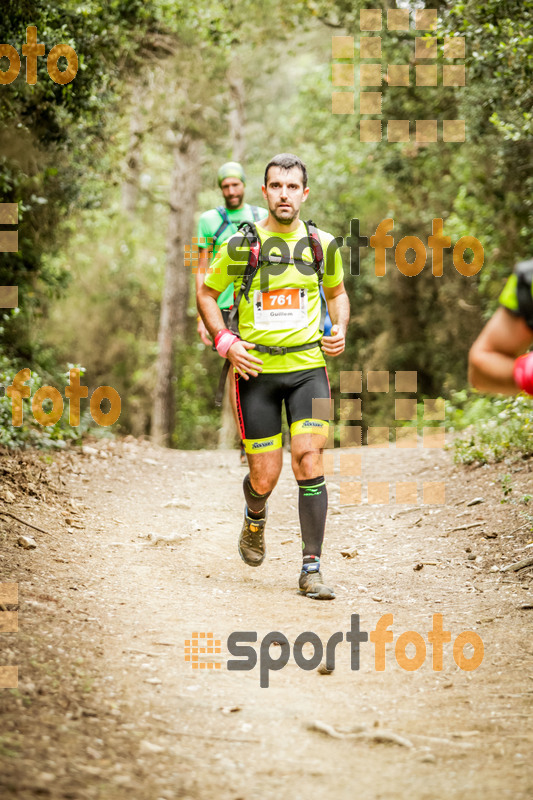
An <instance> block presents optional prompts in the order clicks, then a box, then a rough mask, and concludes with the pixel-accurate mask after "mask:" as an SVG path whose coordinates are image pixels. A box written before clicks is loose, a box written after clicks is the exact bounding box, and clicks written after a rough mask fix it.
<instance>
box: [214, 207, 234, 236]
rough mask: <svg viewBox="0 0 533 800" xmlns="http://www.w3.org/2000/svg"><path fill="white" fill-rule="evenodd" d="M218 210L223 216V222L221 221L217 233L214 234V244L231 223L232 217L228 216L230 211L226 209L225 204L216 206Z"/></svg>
mask: <svg viewBox="0 0 533 800" xmlns="http://www.w3.org/2000/svg"><path fill="white" fill-rule="evenodd" d="M216 211H218V213H219V214H220V216H221V217H222V222H221V223H220V225H219V226H218V228H217V229H216V231H215V233H214V234H213V244H214V245H215V244H216V243H217V240H218V239H219V237H220V236H221V234H222V233H224V231H225V230H226V228H227V227H229V226H230V225H231V222H230V218H229V217H228V212H227V211H226V209H225V208H224V206H217V207H216Z"/></svg>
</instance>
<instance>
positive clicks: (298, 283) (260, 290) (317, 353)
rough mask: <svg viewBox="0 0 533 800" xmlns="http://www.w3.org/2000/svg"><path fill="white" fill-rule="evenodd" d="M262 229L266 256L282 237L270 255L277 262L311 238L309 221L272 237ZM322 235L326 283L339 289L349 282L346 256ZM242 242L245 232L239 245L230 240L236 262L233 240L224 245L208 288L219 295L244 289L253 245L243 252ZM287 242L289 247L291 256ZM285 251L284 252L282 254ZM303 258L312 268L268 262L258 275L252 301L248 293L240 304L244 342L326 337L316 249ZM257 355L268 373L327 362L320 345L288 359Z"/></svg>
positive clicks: (306, 251)
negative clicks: (230, 288) (231, 287)
mask: <svg viewBox="0 0 533 800" xmlns="http://www.w3.org/2000/svg"><path fill="white" fill-rule="evenodd" d="M256 228H257V232H258V234H259V238H260V239H261V248H262V250H263V252H265V250H264V248H265V242H266V241H267V239H272V240H273V239H277V240H278V241H279V242H280V244H279V246H275V245H274V243H273V242H271V249H270V254H271V255H273V256H274V258H275V255H276V254H281V255H283V256H287V255H290V257H292V256H293V253H294V247H295V245H296V243H297V242H298V241H299V240H300V239H302V238H305V237H306V235H307V233H306V229H305V225H304V224H303V222H300V225H299V227H298V228H297V230H295V231H292V232H291V233H285V234H283V233H276V234H274V233H271V232H270V231H266V230H265V229H264V228H261V227H259V225H256ZM318 236H319V239H320V243H321V245H322V249H323V251H324V278H323V284H324V286H326V287H334V286H338V285H339V283H341V281H342V280H343V269H342V258H341V254H340V253H339V249H338V247H337V246H336V244H335V242H334V238H333V236H331V234H329V233H326V232H325V231H321V230H318ZM241 241H242V237H241V235H240V234H237V235H235V236H234V237H233V241H232V240H230V242H232V248H231V249H232V250H233V254H234V255H235V256H236V257H235V258H232V257H231V256H230V254H229V253H228V242H224V244H222V246H221V248H220V250H219V252H218V255H217V257H216V258H215V259H214V261H213V263H212V264H211V267H210V269H209V272H208V274H207V275H206V278H205V284H206V286H209V288H211V289H215V291H217V292H223V291H224V290H225V289H226V288H227V287H228V286H229V285H230V284H231V283H233V282H235V288H236V290H238V289H239V287H240V282H241V281H240V278H241V279H242V275H243V273H244V270H245V269H246V264H247V263H248V246H247V244H245V245H244V246H243V247H240V246H239V247H238V249H237V248H236V247H235V243H236V242H238V243H240V242H241ZM330 242H333V244H332V245H331V250H330V255H329V258H326V254H327V248H328V245H329V244H330ZM283 243H286V246H287V248H288V252H287V251H286V250H285V247H284V245H283ZM269 247H270V245H269ZM300 248H301V246H300ZM281 250H283V251H284V252H283V253H281ZM333 252H334V256H333ZM237 254H239V255H237ZM299 258H301V259H302V260H303V261H305V262H308V263H309V265H310V266H309V267H308V268H307V267H303V266H302V265H300V267H298V265H295V264H275V263H272V262H270V263H268V264H263V265H262V266H261V268H260V269H259V270H258V271H257V273H256V275H255V277H254V279H253V281H252V285H251V287H250V292H249V299H248V301H247V300H246V298H245V297H244V295H243V296H242V298H241V301H240V303H239V334H240V336H241V338H242V339H244V340H245V341H247V342H255V343H256V344H262V345H267V346H269V347H273V346H278V347H279V346H282V347H294V346H295V345H300V344H307V343H308V342H314V341H317V340H318V339H320V338H321V336H322V331H321V330H320V311H321V298H320V291H319V283H318V278H317V275H316V272H315V271H314V269H313V268H312V266H311V265H312V263H313V257H312V253H311V248H310V247H309V246H307V247H306V248H304V249H303V250H301V249H300V252H299ZM304 273H309V274H304ZM251 352H252V353H253V351H251ZM256 355H257V357H258V358H260V359H261V360H262V361H263V372H265V373H266V372H296V371H298V370H303V369H312V368H313V367H323V366H324V364H325V361H324V356H323V354H322V350H321V349H320V347H319V346H317V347H314V348H312V349H310V350H301V351H299V352H296V353H286V354H285V355H270V353H257V354H256Z"/></svg>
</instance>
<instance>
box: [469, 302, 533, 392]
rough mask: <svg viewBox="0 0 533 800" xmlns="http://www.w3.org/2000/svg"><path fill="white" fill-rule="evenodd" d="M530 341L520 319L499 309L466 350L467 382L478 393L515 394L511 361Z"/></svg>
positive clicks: (529, 332) (531, 337)
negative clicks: (467, 350)
mask: <svg viewBox="0 0 533 800" xmlns="http://www.w3.org/2000/svg"><path fill="white" fill-rule="evenodd" d="M532 342H533V331H532V330H531V328H529V327H528V326H527V325H526V323H525V322H524V320H523V319H522V318H521V317H517V316H515V315H514V314H511V312H510V311H508V310H507V309H506V308H499V309H498V310H497V311H496V313H495V314H494V316H493V317H492V318H491V319H490V320H489V321H488V322H487V324H486V325H485V327H484V328H483V330H482V331H481V333H480V334H479V336H478V337H477V339H476V341H475V342H474V344H473V345H472V347H471V348H470V353H469V356H468V367H469V368H468V380H469V381H470V383H471V384H472V386H475V388H476V389H479V390H480V391H482V392H497V393H499V394H517V393H518V392H519V391H520V390H519V388H518V386H517V385H516V383H515V381H514V379H513V369H514V362H515V360H516V358H517V357H518V356H519V355H522V353H525V352H526V350H527V348H528V347H529V346H530V345H531V343H532Z"/></svg>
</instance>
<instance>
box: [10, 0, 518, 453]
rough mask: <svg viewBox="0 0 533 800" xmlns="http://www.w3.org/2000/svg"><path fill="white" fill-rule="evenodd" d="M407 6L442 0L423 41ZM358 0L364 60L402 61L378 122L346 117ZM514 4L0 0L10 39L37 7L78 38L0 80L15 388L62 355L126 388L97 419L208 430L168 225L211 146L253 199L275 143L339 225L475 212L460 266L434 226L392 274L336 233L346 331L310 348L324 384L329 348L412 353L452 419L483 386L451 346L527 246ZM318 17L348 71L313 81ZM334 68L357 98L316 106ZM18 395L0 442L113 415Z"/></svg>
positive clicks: (373, 358) (207, 406) (67, 38)
mask: <svg viewBox="0 0 533 800" xmlns="http://www.w3.org/2000/svg"><path fill="white" fill-rule="evenodd" d="M422 8H432V9H436V10H437V11H438V28H437V36H438V55H437V59H436V61H435V60H432V61H431V62H430V61H427V60H425V59H422V60H421V59H420V58H416V57H415V43H414V39H415V37H416V36H426V37H428V36H431V35H435V33H434V32H433V33H431V32H429V31H426V32H422V31H417V30H415V27H414V19H415V12H416V11H417V10H420V9H422ZM365 9H381V10H382V12H383V14H382V19H383V29H382V30H381V32H379V31H372V32H370V33H368V32H364V33H363V34H362V35H366V36H368V35H370V36H372V35H381V37H382V48H383V52H382V58H381V59H375V60H373V62H371V63H376V64H378V63H381V64H382V73H383V75H386V73H387V64H409V65H410V74H411V76H412V77H411V81H410V85H409V86H406V87H396V86H394V87H393V86H390V85H388V84H387V81H386V79H385V80H384V81H383V85H382V88H381V91H382V95H383V97H382V113H381V114H375V115H372V116H371V117H370V118H372V119H380V120H382V125H383V131H384V134H383V139H382V141H380V142H362V141H360V136H359V127H360V126H359V123H360V114H359V102H358V90H359V86H358V83H359V66H360V62H359V37H360V35H361V31H360V27H359V23H360V11H361V10H365ZM389 9H409V11H410V14H411V26H410V29H409V30H407V31H405V30H404V31H392V30H387V26H386V17H387V11H388V10H389ZM532 20H533V3H532V2H530V0H526V1H525V2H524V0H508V1H507V0H488V2H476V1H475V0H466V2H439V0H432V2H428V3H427V4H426V5H424V4H422V3H417V2H413V3H408V2H387V1H386V0H374V2H373V3H366V2H359V1H357V0H356V1H355V2H353V0H350V1H349V2H348V0H327V2H322V0H295V1H294V2H292V3H289V4H288V3H286V2H281V1H280V0H262V1H261V2H259V1H258V0H239V1H238V2H227V1H226V2H217V1H216V0H195V1H194V2H188V0H151V1H150V2H142V1H141V0H111V2H105V3H104V2H97V0H85V2H70V0H58V1H57V2H54V3H52V2H48V0H43V1H42V2H34V0H18V1H16V0H3V3H2V9H1V11H0V42H2V43H8V44H11V45H12V46H13V47H15V48H16V49H17V50H18V51H19V53H20V52H21V48H22V44H23V43H24V42H25V41H26V28H27V26H28V25H35V26H37V30H38V41H39V42H43V43H45V47H46V52H47V53H48V51H49V50H50V49H51V48H52V47H53V46H54V45H56V44H59V43H67V44H69V45H70V46H71V47H73V48H74V49H75V51H76V53H77V54H78V58H79V70H78V73H77V75H76V77H75V79H74V80H73V81H72V82H71V83H69V84H66V85H63V86H62V85H59V84H56V83H54V82H53V81H52V80H51V79H50V77H49V75H48V73H47V70H46V59H45V58H41V59H39V60H38V74H37V83H36V84H35V85H28V84H27V82H26V80H25V65H24V61H25V60H24V59H22V64H23V66H22V69H21V72H20V75H19V76H18V78H17V79H16V80H15V81H14V82H13V83H11V84H9V85H1V86H0V202H3V203H17V204H18V208H19V222H18V226H17V229H18V234H19V251H18V252H17V253H0V285H1V286H11V285H16V286H18V287H19V307H18V308H17V309H0V323H1V325H0V384H2V385H4V386H5V385H7V384H8V383H10V382H11V380H12V377H13V375H14V374H15V373H16V372H17V371H18V370H19V369H22V368H23V367H30V369H31V370H32V381H31V387H32V394H33V393H34V392H35V390H36V389H37V388H38V387H39V386H40V385H43V384H46V385H49V384H51V385H53V386H57V387H58V388H59V389H60V391H63V387H64V385H65V383H66V381H67V378H68V369H69V367H70V366H72V365H77V366H80V367H81V368H83V370H84V373H83V375H84V378H83V382H84V383H85V384H87V385H88V387H89V396H90V394H91V392H92V391H93V389H94V388H96V387H97V386H100V385H109V386H112V387H114V388H115V389H116V390H117V391H118V392H119V394H120V395H121V398H122V413H121V417H120V421H119V423H117V424H116V425H114V426H113V428H112V429H111V430H112V431H114V432H117V431H119V432H122V433H133V434H134V435H142V434H151V435H153V437H154V440H155V441H156V442H159V443H166V444H169V445H171V446H173V447H179V448H183V449H189V448H203V447H216V446H217V443H218V442H219V421H220V412H219V411H218V410H217V409H216V408H215V407H214V403H213V398H214V393H215V387H216V383H217V380H218V374H219V368H220V364H221V361H220V358H219V357H218V355H217V354H216V353H213V352H212V351H210V350H209V349H207V348H205V347H204V345H203V344H202V343H201V341H200V339H199V338H198V336H197V334H196V308H195V298H194V276H193V274H192V270H191V266H190V265H187V262H186V258H185V247H186V246H190V245H191V241H192V237H193V236H195V235H196V221H197V219H198V216H199V214H200V213H201V212H202V211H204V210H206V209H207V208H210V207H213V206H216V205H218V204H219V203H220V202H221V195H220V192H219V190H218V188H217V186H216V179H215V176H216V171H217V169H218V167H219V166H220V164H222V163H223V162H224V161H227V160H230V159H236V160H239V161H242V163H243V164H244V165H245V169H246V173H247V187H246V200H247V201H248V202H251V203H257V204H259V203H262V196H261V192H260V187H261V183H262V176H263V171H264V166H265V164H266V162H267V161H268V159H269V158H270V157H271V156H272V155H274V154H275V153H278V152H283V151H289V152H295V153H297V154H298V155H299V156H300V157H301V158H302V159H303V160H304V161H305V162H306V164H307V167H308V171H309V178H310V187H311V193H310V196H309V200H308V203H307V205H306V207H305V215H304V216H305V217H306V218H312V219H313V220H314V221H315V222H316V223H317V224H318V225H319V227H321V228H323V229H325V230H328V231H330V232H332V233H333V234H334V235H335V236H344V237H347V236H348V235H349V232H350V220H352V219H358V220H359V221H360V232H361V234H362V235H366V236H371V235H372V234H373V233H374V232H375V230H376V227H377V225H378V224H379V222H380V221H381V220H384V219H386V218H392V219H393V220H394V230H393V232H392V233H393V236H394V240H395V244H397V242H398V241H399V240H400V239H401V238H402V237H403V236H409V235H412V236H418V237H419V238H420V239H422V241H423V242H427V238H428V236H429V235H430V234H431V232H432V220H433V219H434V218H442V219H443V220H444V233H445V235H447V236H450V237H451V240H452V245H453V244H454V243H455V242H456V241H457V240H458V239H459V238H460V237H462V236H474V237H476V238H477V239H478V240H479V241H480V242H481V243H482V245H483V248H484V255H485V261H484V265H483V267H482V269H481V270H480V271H479V272H478V273H477V274H476V275H473V276H470V277H468V276H464V275H461V274H460V273H459V272H458V271H457V270H456V269H455V268H454V266H453V262H452V252H451V250H448V251H445V255H444V270H443V276H442V277H441V278H437V277H434V276H433V275H432V273H431V255H430V251H429V249H428V260H427V264H426V267H425V269H424V270H423V271H422V272H421V273H420V274H419V275H417V276H416V277H406V276H405V275H402V274H401V272H400V271H399V270H398V269H397V268H396V266H395V264H394V257H393V255H392V253H393V251H392V250H391V251H389V252H388V268H387V273H386V275H385V276H383V277H377V276H376V275H375V272H374V251H373V250H371V249H370V248H367V249H366V250H364V249H363V250H361V256H362V258H361V268H360V274H359V275H350V274H349V273H350V269H349V264H350V259H349V252H348V249H347V248H343V250H342V253H343V258H344V263H345V276H346V286H347V290H348V293H349V296H350V301H351V308H352V312H351V313H352V316H351V325H350V328H349V334H348V340H347V348H346V352H345V353H344V354H343V356H342V357H341V358H339V359H336V360H330V361H329V363H328V370H329V372H330V379H331V383H332V390H333V392H334V393H335V392H336V393H337V396H338V392H339V373H340V371H341V370H352V369H356V370H362V371H363V373H366V372H367V371H368V370H389V371H391V372H394V371H397V370H408V371H411V370H416V372H417V374H418V398H419V399H420V400H422V399H423V398H424V397H426V398H435V397H444V398H446V400H447V401H448V406H449V408H450V409H452V411H453V415H454V416H453V418H452V422H453V423H454V424H458V426H460V425H459V421H460V420H462V424H466V422H468V421H471V419H473V418H475V417H476V416H479V414H480V409H481V408H482V411H483V415H484V416H486V413H487V409H488V408H489V406H488V405H487V404H486V403H490V402H491V400H490V398H489V400H488V401H486V402H485V401H483V403H484V404H482V405H480V402H481V401H480V400H479V399H478V398H477V396H476V393H475V392H474V393H472V392H470V391H468V390H467V389H466V387H467V379H466V374H467V355H468V349H469V346H470V344H471V343H472V341H473V340H474V338H475V336H476V335H477V332H478V331H479V330H480V328H481V326H482V324H483V322H484V320H485V319H486V318H487V317H488V316H489V315H490V314H491V313H492V312H493V310H494V308H495V307H496V305H497V298H498V295H499V293H500V291H501V289H502V287H503V284H504V281H505V278H506V277H507V276H508V275H509V274H510V272H511V271H512V269H513V266H514V264H515V263H516V262H517V261H518V260H521V259H526V258H531V257H533V244H532V227H533V226H532V224H531V214H532V197H533V191H532V189H533V181H532V176H531V163H533V159H532V155H533V153H532V127H533V126H532V108H533V104H532V96H533V89H532V86H533V82H532V77H533V76H532V72H533V70H532V63H533V26H532ZM333 36H354V37H355V53H354V55H355V60H354V62H353V63H354V64H355V87H354V89H350V88H348V89H337V88H336V87H333V86H332V64H333V60H332V37H333ZM444 37H464V40H465V44H466V51H465V58H464V60H463V59H461V60H459V61H451V62H450V61H449V60H447V59H446V58H445V55H446V54H445V53H443V42H444ZM335 63H345V64H350V63H352V61H351V60H345V61H342V60H341V61H339V60H336V62H335ZM429 63H432V64H434V63H436V64H437V68H438V74H439V81H438V85H437V86H417V85H415V80H414V72H415V69H414V68H415V66H416V65H418V64H429ZM449 63H452V64H463V63H464V64H465V67H466V71H465V75H466V82H465V85H464V86H459V87H457V86H444V85H443V84H442V79H441V74H442V66H443V64H449ZM7 67H8V63H7V59H1V60H0V68H1V69H3V70H6V69H7ZM59 67H60V68H64V65H63V66H62V64H61V61H60V63H59ZM332 91H355V107H354V112H355V113H353V114H336V113H332ZM365 91H366V89H365ZM365 118H368V117H365ZM388 119H409V120H411V140H410V141H408V142H400V143H393V142H389V141H387V138H386V127H387V124H386V123H387V120H388ZM425 119H436V120H438V121H439V136H438V141H437V142H434V143H420V142H417V141H415V135H414V126H415V120H425ZM447 119H464V120H465V122H466V139H465V141H464V142H444V141H442V133H441V129H442V120H447ZM0 227H1V228H3V229H4V230H5V229H13V226H11V227H9V226H8V227H7V228H6V226H0ZM411 257H412V253H411ZM466 257H467V256H466ZM362 397H363V409H364V415H365V417H364V418H365V420H366V422H367V424H368V423H370V424H373V425H379V424H381V425H389V424H392V423H391V412H390V397H385V396H383V395H378V394H373V395H368V394H367V393H365V392H363V395H362ZM25 403H26V404H27V410H26V412H25V424H24V425H23V426H22V427H20V428H14V427H13V426H12V425H11V403H10V401H9V399H8V398H7V397H0V444H4V445H8V446H20V445H24V444H28V443H29V444H33V443H36V444H40V445H41V446H43V445H44V446H48V447H63V446H65V442H66V441H67V440H69V439H70V440H73V441H77V440H79V439H80V437H81V436H82V435H83V434H84V433H85V432H86V431H87V430H89V428H90V429H91V432H92V433H94V434H95V435H106V434H108V431H107V430H106V429H104V428H98V426H95V425H94V423H92V420H91V417H90V414H89V412H88V410H85V412H84V414H83V415H82V420H81V424H80V425H79V426H77V427H76V428H71V427H70V426H69V425H68V413H67V411H66V412H65V414H64V416H63V418H62V420H61V421H60V422H58V423H56V424H55V425H53V426H49V427H46V428H45V427H42V426H39V425H35V424H33V422H32V414H31V410H30V401H25ZM85 406H87V407H88V403H87V402H85ZM494 408H496V409H497V410H498V412H499V413H500V416H501V415H502V414H503V418H504V419H505V415H506V414H507V415H509V414H510V413H511V412H510V411H509V409H510V408H512V415H513V419H514V429H513V430H514V434H513V435H516V436H522V437H523V440H522V442H521V446H522V449H523V450H527V451H529V452H533V431H532V430H531V416H532V415H531V408H532V407H531V403H530V402H529V401H522V402H520V403H518V404H517V403H516V402H515V403H514V404H509V403H508V402H507V401H506V405H505V407H501V406H498V405H495V406H494ZM337 413H338V409H337ZM415 424H416V423H415ZM480 453H481V451H479V453H478V456H479V457H480V458H483V454H482V453H481V455H480Z"/></svg>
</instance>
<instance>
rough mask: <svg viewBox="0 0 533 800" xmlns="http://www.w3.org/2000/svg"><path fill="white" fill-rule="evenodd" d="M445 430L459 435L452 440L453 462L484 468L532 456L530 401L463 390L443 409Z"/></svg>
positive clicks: (520, 396)
mask: <svg viewBox="0 0 533 800" xmlns="http://www.w3.org/2000/svg"><path fill="white" fill-rule="evenodd" d="M446 412H447V413H446V423H447V424H446V428H447V430H449V431H457V432H462V433H461V435H460V436H458V437H457V438H456V439H455V442H454V449H455V461H456V462H457V463H461V464H475V463H479V464H486V463H489V462H493V461H496V462H498V461H502V460H503V459H504V458H507V457H508V456H511V457H513V458H518V457H520V456H522V457H528V456H531V455H532V454H533V400H532V399H531V398H530V397H526V396H525V395H518V396H517V397H512V398H509V397H502V396H499V395H498V396H489V395H479V394H478V393H477V392H469V391H467V390H463V391H460V392H455V393H454V394H452V397H451V402H449V403H448V404H447V407H446Z"/></svg>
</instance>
